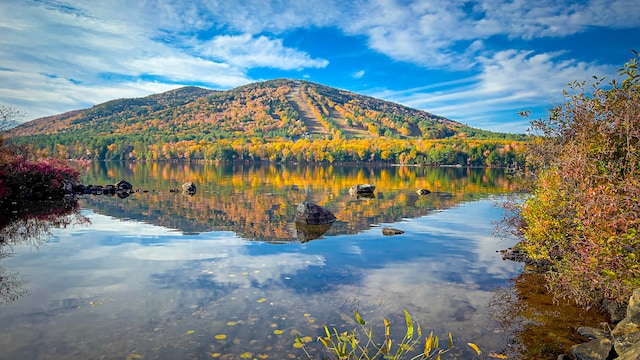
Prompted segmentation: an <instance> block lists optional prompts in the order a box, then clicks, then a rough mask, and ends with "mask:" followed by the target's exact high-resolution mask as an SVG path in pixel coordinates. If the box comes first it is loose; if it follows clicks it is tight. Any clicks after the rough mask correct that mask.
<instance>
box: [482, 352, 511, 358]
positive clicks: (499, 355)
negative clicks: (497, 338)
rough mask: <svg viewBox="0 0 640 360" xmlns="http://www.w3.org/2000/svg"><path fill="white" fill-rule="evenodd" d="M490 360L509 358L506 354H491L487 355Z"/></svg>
mask: <svg viewBox="0 0 640 360" xmlns="http://www.w3.org/2000/svg"><path fill="white" fill-rule="evenodd" d="M487 356H488V357H490V358H494V359H508V358H509V357H508V356H507V355H504V354H497V353H489V355H487Z"/></svg>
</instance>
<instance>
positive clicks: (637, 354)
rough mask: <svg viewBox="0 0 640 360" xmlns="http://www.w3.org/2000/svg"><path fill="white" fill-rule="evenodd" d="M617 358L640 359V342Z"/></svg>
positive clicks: (618, 359) (620, 359)
mask: <svg viewBox="0 0 640 360" xmlns="http://www.w3.org/2000/svg"><path fill="white" fill-rule="evenodd" d="M616 359H617V360H638V359H640V342H637V343H635V344H634V345H633V346H631V347H630V348H629V349H627V350H626V351H625V352H623V353H622V354H620V356H618V357H617V358H616Z"/></svg>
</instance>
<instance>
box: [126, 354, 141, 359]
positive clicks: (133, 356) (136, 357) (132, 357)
mask: <svg viewBox="0 0 640 360" xmlns="http://www.w3.org/2000/svg"><path fill="white" fill-rule="evenodd" d="M133 359H144V356H142V355H140V354H129V355H127V360H133Z"/></svg>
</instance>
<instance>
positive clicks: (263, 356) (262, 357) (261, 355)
mask: <svg viewBox="0 0 640 360" xmlns="http://www.w3.org/2000/svg"><path fill="white" fill-rule="evenodd" d="M258 357H259V358H260V359H268V358H269V355H267V354H258Z"/></svg>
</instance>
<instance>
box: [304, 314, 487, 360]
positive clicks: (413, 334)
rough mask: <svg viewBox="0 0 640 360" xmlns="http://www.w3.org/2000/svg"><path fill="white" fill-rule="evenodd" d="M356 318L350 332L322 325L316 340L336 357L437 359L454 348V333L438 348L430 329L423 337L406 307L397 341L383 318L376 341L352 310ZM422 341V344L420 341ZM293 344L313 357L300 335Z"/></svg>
mask: <svg viewBox="0 0 640 360" xmlns="http://www.w3.org/2000/svg"><path fill="white" fill-rule="evenodd" d="M354 316H355V320H356V322H357V323H358V325H359V326H360V327H359V328H356V329H353V330H351V331H343V332H340V331H338V330H337V329H336V328H332V329H331V330H330V329H329V327H327V326H326V325H325V327H324V331H325V335H326V336H319V337H318V341H319V342H320V343H322V345H323V346H324V348H325V349H326V350H328V351H329V352H330V353H332V354H333V355H335V356H336V358H338V359H341V360H342V359H344V360H351V359H363V360H373V359H391V360H399V359H406V358H409V359H412V360H413V359H440V356H441V355H442V354H445V353H447V352H448V351H449V350H451V349H452V348H453V335H452V334H451V333H449V334H448V345H447V348H446V349H441V348H440V339H439V338H438V336H437V335H434V334H433V332H430V333H429V336H427V337H425V338H424V341H423V336H422V328H421V327H420V324H418V323H415V322H414V321H413V319H412V318H411V315H410V314H409V312H408V311H407V310H406V309H405V310H404V316H405V324H406V331H405V334H404V337H403V338H402V340H400V341H399V342H397V343H396V342H395V341H394V340H393V339H392V338H391V323H390V322H389V320H387V319H386V318H384V317H383V318H382V321H383V323H384V340H383V341H382V342H381V343H380V342H376V341H375V339H374V334H373V328H372V327H367V326H366V324H367V323H366V321H364V319H363V318H362V316H361V315H360V313H358V311H357V310H355V311H354ZM422 343H424V346H422V345H421V344H422ZM468 345H469V347H471V348H472V349H474V350H475V352H476V353H477V354H478V355H480V354H481V351H480V349H479V348H478V346H477V345H475V344H473V343H468ZM294 346H295V347H298V348H302V349H303V350H304V351H305V353H306V355H307V356H308V357H309V358H310V359H313V356H311V354H310V353H309V352H308V351H307V349H306V348H305V341H304V339H303V338H301V337H300V335H298V334H296V339H295V343H294Z"/></svg>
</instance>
